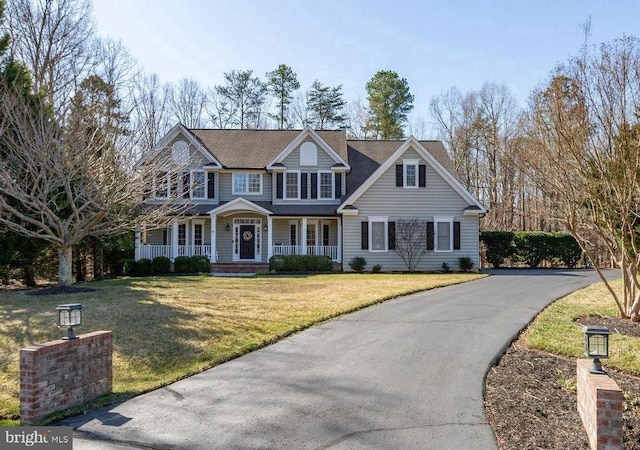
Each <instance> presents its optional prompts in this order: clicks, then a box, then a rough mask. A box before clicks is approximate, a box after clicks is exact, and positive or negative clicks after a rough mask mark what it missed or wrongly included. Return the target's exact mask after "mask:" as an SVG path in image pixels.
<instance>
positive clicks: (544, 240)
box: [514, 231, 553, 269]
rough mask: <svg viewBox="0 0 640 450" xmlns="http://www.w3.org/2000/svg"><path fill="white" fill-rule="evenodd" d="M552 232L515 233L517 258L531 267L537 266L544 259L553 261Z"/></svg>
mask: <svg viewBox="0 0 640 450" xmlns="http://www.w3.org/2000/svg"><path fill="white" fill-rule="evenodd" d="M551 236H552V235H551V233H545V232H543V231H519V232H517V233H515V237H514V243H515V247H516V253H515V256H516V259H517V260H518V261H521V262H524V263H525V264H526V265H528V266H529V267H531V268H534V269H535V268H537V267H538V266H539V265H540V263H541V262H542V261H545V260H546V261H551V259H552V254H553V253H552V246H551V239H550V238H551Z"/></svg>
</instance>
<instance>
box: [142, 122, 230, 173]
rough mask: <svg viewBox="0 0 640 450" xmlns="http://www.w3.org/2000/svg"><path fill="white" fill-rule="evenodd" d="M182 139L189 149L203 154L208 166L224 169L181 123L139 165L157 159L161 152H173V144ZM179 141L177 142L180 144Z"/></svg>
mask: <svg viewBox="0 0 640 450" xmlns="http://www.w3.org/2000/svg"><path fill="white" fill-rule="evenodd" d="M177 139H180V140H182V141H185V142H186V143H187V144H188V145H189V148H191V149H195V150H196V151H198V152H199V153H201V155H202V157H203V158H204V160H205V161H207V166H208V167H211V166H214V167H215V166H217V167H220V168H222V164H220V161H218V160H217V159H216V157H215V156H213V155H212V154H211V152H210V151H209V150H207V149H206V148H205V147H204V146H203V145H202V144H201V143H200V141H198V139H196V137H195V136H194V135H193V133H191V131H189V130H188V129H187V128H186V127H185V126H184V125H182V124H181V123H178V124H176V125H175V126H174V127H173V128H171V130H169V132H168V133H167V134H166V135H165V136H164V137H163V138H162V139H160V141H159V142H158V143H157V144H156V145H155V146H154V147H153V148H152V149H151V150H150V151H149V152H148V153H147V154H146V155H145V156H144V157H143V158H142V159H141V160H140V161H139V163H138V164H144V163H145V162H146V161H148V160H149V159H152V158H154V157H156V156H157V155H158V154H159V153H160V152H162V151H164V150H167V149H168V150H169V151H173V150H174V149H173V145H172V143H173V142H174V141H176V140H177ZM180 140H178V141H177V142H180ZM174 145H175V143H174Z"/></svg>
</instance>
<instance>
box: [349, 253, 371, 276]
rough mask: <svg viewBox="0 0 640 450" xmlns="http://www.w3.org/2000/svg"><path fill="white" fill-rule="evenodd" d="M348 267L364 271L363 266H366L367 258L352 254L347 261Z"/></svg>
mask: <svg viewBox="0 0 640 450" xmlns="http://www.w3.org/2000/svg"><path fill="white" fill-rule="evenodd" d="M349 267H351V269H352V270H355V271H356V272H364V269H365V267H367V260H366V259H364V258H363V257H362V256H354V257H353V258H351V261H349Z"/></svg>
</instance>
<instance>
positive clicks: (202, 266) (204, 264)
mask: <svg viewBox="0 0 640 450" xmlns="http://www.w3.org/2000/svg"><path fill="white" fill-rule="evenodd" d="M191 269H192V271H193V272H198V273H209V272H211V261H209V258H207V257H206V256H202V255H200V256H192V257H191Z"/></svg>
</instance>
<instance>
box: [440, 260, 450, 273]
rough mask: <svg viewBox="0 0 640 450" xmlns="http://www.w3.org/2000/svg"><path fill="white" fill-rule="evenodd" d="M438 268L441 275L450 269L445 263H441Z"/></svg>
mask: <svg viewBox="0 0 640 450" xmlns="http://www.w3.org/2000/svg"><path fill="white" fill-rule="evenodd" d="M440 268H441V269H442V272H443V273H449V272H451V268H450V267H449V264H447V263H446V262H443V263H442V265H441V266H440Z"/></svg>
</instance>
